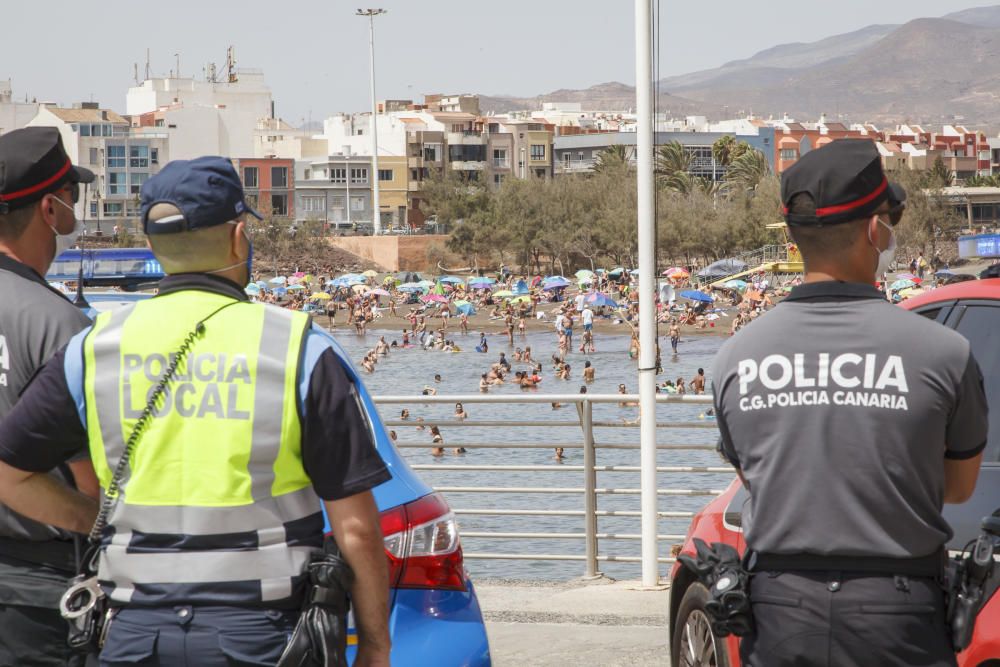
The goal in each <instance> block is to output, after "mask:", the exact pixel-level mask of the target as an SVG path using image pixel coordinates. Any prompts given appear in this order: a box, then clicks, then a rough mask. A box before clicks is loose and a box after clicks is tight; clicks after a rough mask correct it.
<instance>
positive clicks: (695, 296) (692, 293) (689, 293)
mask: <svg viewBox="0 0 1000 667" xmlns="http://www.w3.org/2000/svg"><path fill="white" fill-rule="evenodd" d="M681 298H683V299H690V300H691V301H701V302H702V303H712V302H713V301H715V299H713V298H712V297H711V296H709V295H708V294H705V293H704V292H699V291H698V290H685V291H683V292H681Z"/></svg>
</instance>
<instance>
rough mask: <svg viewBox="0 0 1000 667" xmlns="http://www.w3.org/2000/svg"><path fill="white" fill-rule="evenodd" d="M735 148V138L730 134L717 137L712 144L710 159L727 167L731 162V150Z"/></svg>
mask: <svg viewBox="0 0 1000 667" xmlns="http://www.w3.org/2000/svg"><path fill="white" fill-rule="evenodd" d="M735 147H736V138H735V137H733V135H731V134H727V135H724V136H721V137H719V138H718V139H717V140H716V142H715V143H714V144H712V157H713V158H715V161H716V162H717V163H719V164H720V165H722V166H723V167H728V166H729V165H730V163H731V162H732V161H733V149H734V148H735Z"/></svg>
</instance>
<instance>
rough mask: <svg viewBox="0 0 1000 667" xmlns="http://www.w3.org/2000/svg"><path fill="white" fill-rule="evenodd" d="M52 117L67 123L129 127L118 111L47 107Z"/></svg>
mask: <svg viewBox="0 0 1000 667" xmlns="http://www.w3.org/2000/svg"><path fill="white" fill-rule="evenodd" d="M46 109H48V110H49V111H50V112H51V113H52V115H54V116H55V117H56V118H58V119H59V120H61V121H63V122H65V123H115V124H121V125H128V121H127V120H125V118H123V117H122V116H121V115H119V114H118V112H116V111H112V110H110V109H65V108H62V107H46Z"/></svg>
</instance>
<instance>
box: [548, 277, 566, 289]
mask: <svg viewBox="0 0 1000 667" xmlns="http://www.w3.org/2000/svg"><path fill="white" fill-rule="evenodd" d="M569 285H570V281H569V280H567V279H566V278H563V277H562V276H549V277H548V278H546V279H545V280H543V281H542V289H556V288H557V287H569Z"/></svg>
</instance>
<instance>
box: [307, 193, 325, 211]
mask: <svg viewBox="0 0 1000 667" xmlns="http://www.w3.org/2000/svg"><path fill="white" fill-rule="evenodd" d="M302 210H303V211H304V212H305V213H322V212H323V211H325V210H326V198H325V197H303V198H302Z"/></svg>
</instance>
